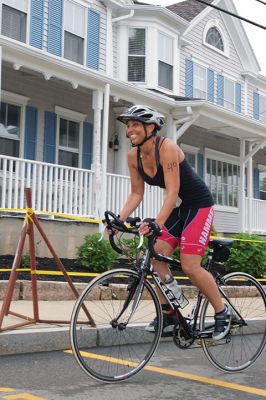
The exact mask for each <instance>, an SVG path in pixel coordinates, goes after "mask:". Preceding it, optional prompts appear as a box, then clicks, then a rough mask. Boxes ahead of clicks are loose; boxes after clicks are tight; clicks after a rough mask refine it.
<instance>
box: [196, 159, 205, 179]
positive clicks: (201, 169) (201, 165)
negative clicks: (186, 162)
mask: <svg viewBox="0 0 266 400" xmlns="http://www.w3.org/2000/svg"><path fill="white" fill-rule="evenodd" d="M197 159H198V161H197V174H198V175H199V176H200V177H201V178H202V179H203V177H204V157H203V154H201V153H198V154H197Z"/></svg>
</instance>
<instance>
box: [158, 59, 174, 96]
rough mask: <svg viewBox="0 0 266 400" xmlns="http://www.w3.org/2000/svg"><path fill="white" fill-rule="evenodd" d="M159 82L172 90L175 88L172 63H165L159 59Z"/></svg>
mask: <svg viewBox="0 0 266 400" xmlns="http://www.w3.org/2000/svg"><path fill="white" fill-rule="evenodd" d="M158 84H159V86H161V87H164V88H166V89H169V90H172V89H173V67H172V65H168V64H165V63H164V62H162V61H159V79H158Z"/></svg>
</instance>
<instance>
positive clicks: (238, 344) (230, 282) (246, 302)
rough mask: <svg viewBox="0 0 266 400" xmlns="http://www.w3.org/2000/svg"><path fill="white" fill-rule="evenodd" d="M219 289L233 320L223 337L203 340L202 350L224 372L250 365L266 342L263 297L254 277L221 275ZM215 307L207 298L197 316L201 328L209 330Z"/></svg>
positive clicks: (265, 311)
mask: <svg viewBox="0 0 266 400" xmlns="http://www.w3.org/2000/svg"><path fill="white" fill-rule="evenodd" d="M222 280H223V283H222V284H220V283H219V289H220V291H221V293H222V295H223V296H224V299H225V302H226V303H227V304H228V305H229V306H231V309H232V321H231V327H230V331H229V333H228V335H226V337H225V338H224V339H222V340H219V341H217V342H216V341H214V340H211V339H202V346H203V350H204V352H205V354H206V356H207V357H208V359H209V360H210V362H211V363H212V364H213V365H214V366H215V367H217V368H219V369H220V370H222V371H226V372H238V371H242V370H244V369H246V368H248V367H250V366H251V365H252V364H253V363H254V362H255V361H256V359H257V358H258V357H259V355H260V354H261V352H262V351H263V349H264V346H265V343H266V296H265V292H264V289H263V287H262V286H261V285H260V283H258V282H257V281H256V279H255V278H254V277H252V276H251V275H248V274H245V273H241V272H240V273H238V272H235V273H234V272H233V273H230V274H228V275H226V276H224V277H223V278H222ZM213 315H214V310H213V308H212V306H211V305H210V303H209V301H208V300H207V299H206V300H205V301H204V303H203V306H202V311H201V316H200V330H201V331H205V330H212V329H213V327H214V320H213Z"/></svg>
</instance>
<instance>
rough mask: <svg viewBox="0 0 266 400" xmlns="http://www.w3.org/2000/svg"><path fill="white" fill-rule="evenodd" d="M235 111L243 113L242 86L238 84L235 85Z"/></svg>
mask: <svg viewBox="0 0 266 400" xmlns="http://www.w3.org/2000/svg"><path fill="white" fill-rule="evenodd" d="M235 98H236V103H235V111H237V112H239V113H241V84H240V83H238V82H236V84H235Z"/></svg>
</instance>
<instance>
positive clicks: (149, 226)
mask: <svg viewBox="0 0 266 400" xmlns="http://www.w3.org/2000/svg"><path fill="white" fill-rule="evenodd" d="M139 233H140V235H144V236H150V235H153V236H161V234H162V230H161V228H160V226H159V225H158V224H157V222H155V220H154V219H153V218H145V219H144V220H143V221H142V223H141V225H140V227H139Z"/></svg>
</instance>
